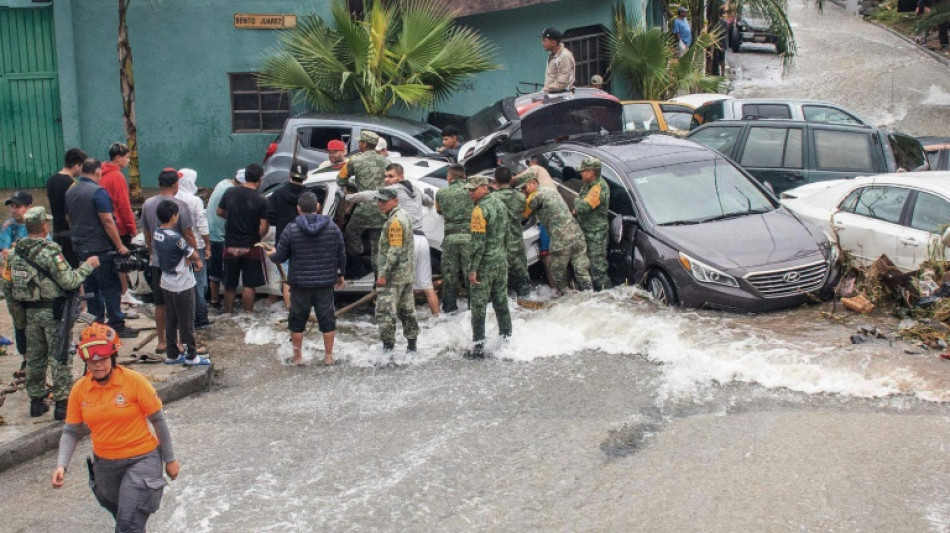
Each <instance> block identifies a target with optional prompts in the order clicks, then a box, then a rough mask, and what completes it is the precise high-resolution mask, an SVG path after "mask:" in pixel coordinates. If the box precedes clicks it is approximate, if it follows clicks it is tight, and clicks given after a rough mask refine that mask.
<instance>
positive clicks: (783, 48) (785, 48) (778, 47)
mask: <svg viewBox="0 0 950 533" xmlns="http://www.w3.org/2000/svg"><path fill="white" fill-rule="evenodd" d="M787 52H788V46H782V43H780V42H779V41H778V40H776V41H775V53H776V54H778V55H782V54H785V53H787Z"/></svg>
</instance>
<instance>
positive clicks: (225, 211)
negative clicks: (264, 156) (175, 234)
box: [217, 164, 270, 313]
mask: <svg viewBox="0 0 950 533" xmlns="http://www.w3.org/2000/svg"><path fill="white" fill-rule="evenodd" d="M263 175H264V169H263V168H261V166H260V165H258V164H252V165H248V166H247V168H246V169H244V183H242V184H241V186H240V187H232V188H230V189H228V190H227V192H225V193H224V197H223V198H221V204H220V205H218V209H217V212H218V216H220V217H224V219H225V225H224V312H225V313H231V312H233V311H234V298H235V297H236V296H237V286H238V282H240V283H241V284H242V285H243V286H244V289H243V290H242V292H241V304H242V305H243V306H244V311H246V312H248V313H250V312H251V311H253V310H254V298H255V296H256V291H255V290H254V289H256V288H257V287H260V286H261V285H264V284H265V283H267V279H266V278H265V276H264V262H263V261H264V255H263V252H262V251H261V249H260V248H258V247H257V246H256V244H257V243H258V242H260V240H261V239H262V238H264V235H267V230H268V229H270V225H269V224H268V223H267V200H265V199H264V197H263V196H261V195H260V194H259V193H258V192H257V188H258V186H259V185H260V182H261V176H263Z"/></svg>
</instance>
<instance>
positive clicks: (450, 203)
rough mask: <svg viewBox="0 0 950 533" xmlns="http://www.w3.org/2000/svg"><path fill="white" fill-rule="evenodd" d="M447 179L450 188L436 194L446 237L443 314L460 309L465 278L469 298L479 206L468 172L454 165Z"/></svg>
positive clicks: (444, 238) (443, 254)
mask: <svg viewBox="0 0 950 533" xmlns="http://www.w3.org/2000/svg"><path fill="white" fill-rule="evenodd" d="M445 179H446V180H447V181H448V182H449V186H448V187H445V188H444V189H439V192H437V193H435V210H436V211H438V213H439V214H440V215H442V218H443V219H445V224H444V228H445V230H444V237H443V238H442V263H441V267H442V268H441V270H442V311H444V312H446V313H454V312H456V311H458V310H459V305H458V280H459V274H461V275H462V278H463V279H464V283H465V291H466V293H467V294H468V295H471V292H469V285H468V263H469V260H470V258H471V249H472V234H471V233H470V230H469V226H470V224H471V222H472V209H474V208H475V204H474V203H473V202H472V199H471V198H470V197H469V195H468V191H466V190H465V169H464V168H462V165H458V164H456V165H451V166H449V171H448V173H447V174H446V177H445Z"/></svg>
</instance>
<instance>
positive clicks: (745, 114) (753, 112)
mask: <svg viewBox="0 0 950 533" xmlns="http://www.w3.org/2000/svg"><path fill="white" fill-rule="evenodd" d="M740 105H741V106H742V110H741V112H740V114H739V116H737V117H735V118H737V119H741V120H754V119H759V120H765V119H779V120H783V119H784V120H788V119H790V118H792V108H791V107H790V106H789V105H788V104H740Z"/></svg>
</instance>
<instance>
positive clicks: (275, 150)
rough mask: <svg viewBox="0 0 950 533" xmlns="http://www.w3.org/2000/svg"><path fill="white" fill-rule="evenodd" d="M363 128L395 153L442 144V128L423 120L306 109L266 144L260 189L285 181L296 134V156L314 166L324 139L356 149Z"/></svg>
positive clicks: (428, 150)
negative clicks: (297, 142) (308, 110)
mask: <svg viewBox="0 0 950 533" xmlns="http://www.w3.org/2000/svg"><path fill="white" fill-rule="evenodd" d="M364 129H367V130H372V131H374V132H376V133H377V134H379V136H380V137H382V138H383V139H386V144H387V145H388V149H389V152H390V153H391V154H393V155H394V156H403V157H410V156H427V155H438V154H437V150H438V149H439V147H441V146H442V132H440V131H439V130H437V129H436V128H434V127H433V126H431V125H429V124H426V123H425V122H415V121H412V120H407V119H403V118H397V117H377V116H372V115H332V114H315V113H307V114H303V115H299V116H296V117H291V118H289V119H287V122H285V123H284V127H283V129H282V130H281V132H280V134H279V135H278V136H277V140H275V141H274V142H272V143H271V144H270V146H268V147H267V152H266V153H265V154H264V177H263V178H262V179H261V187H260V190H261V191H262V192H263V191H266V190H268V189H269V188H271V187H273V186H274V185H277V184H278V183H283V182H285V181H287V172H288V171H289V170H290V164H291V161H292V160H293V154H294V140H295V139H298V138H299V144H298V145H297V160H298V161H301V162H304V163H307V165H308V166H309V167H310V168H311V169H315V168H317V166H318V165H319V164H320V163H322V162H324V161H326V160H327V159H328V158H329V156H328V155H327V143H329V142H330V141H333V140H340V141H343V142H344V143H345V144H346V146H347V152H353V151H355V150H356V149H357V146H356V145H357V143H358V141H359V136H360V130H364Z"/></svg>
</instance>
